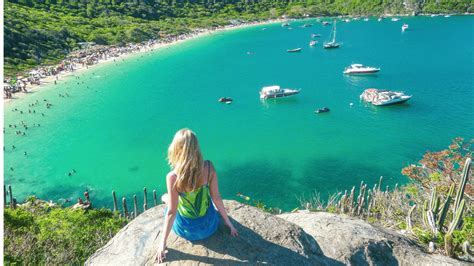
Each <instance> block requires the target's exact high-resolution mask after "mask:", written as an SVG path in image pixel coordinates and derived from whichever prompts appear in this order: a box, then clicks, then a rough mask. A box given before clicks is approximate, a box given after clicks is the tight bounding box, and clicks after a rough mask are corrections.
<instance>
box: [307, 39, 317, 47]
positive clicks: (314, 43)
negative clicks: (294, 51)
mask: <svg viewBox="0 0 474 266" xmlns="http://www.w3.org/2000/svg"><path fill="white" fill-rule="evenodd" d="M317 43H318V41H315V40H312V41H310V42H309V46H315V45H316V44H317Z"/></svg>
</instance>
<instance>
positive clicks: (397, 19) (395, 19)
mask: <svg viewBox="0 0 474 266" xmlns="http://www.w3.org/2000/svg"><path fill="white" fill-rule="evenodd" d="M399 20H400V19H399V18H392V21H399Z"/></svg>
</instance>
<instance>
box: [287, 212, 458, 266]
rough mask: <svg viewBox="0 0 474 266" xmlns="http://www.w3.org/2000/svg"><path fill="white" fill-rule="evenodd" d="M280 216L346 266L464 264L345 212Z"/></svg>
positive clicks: (324, 251) (326, 253) (325, 252)
mask: <svg viewBox="0 0 474 266" xmlns="http://www.w3.org/2000/svg"><path fill="white" fill-rule="evenodd" d="M278 217H280V218H283V219H285V220H287V221H289V222H292V223H295V224H296V225H298V226H300V227H301V228H303V230H304V231H305V232H307V233H308V234H310V235H311V236H313V237H314V239H315V240H316V242H317V243H318V245H319V246H320V248H321V250H322V251H323V253H324V255H326V256H328V257H330V258H333V259H335V260H337V261H340V262H342V263H344V264H346V265H464V264H463V263H462V262H461V261H458V260H454V259H451V258H448V257H446V256H442V255H438V254H427V253H424V252H423V251H422V249H421V247H419V246H418V245H417V244H416V243H415V242H413V241H411V240H409V239H408V238H406V237H404V236H402V235H400V234H397V233H396V232H393V231H389V230H386V229H383V228H378V227H375V226H372V225H370V224H368V223H366V222H365V221H363V220H359V219H355V218H353V217H349V216H346V215H339V214H332V213H326V212H297V213H285V214H281V215H278ZM465 265H467V263H465Z"/></svg>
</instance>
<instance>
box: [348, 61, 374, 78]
mask: <svg viewBox="0 0 474 266" xmlns="http://www.w3.org/2000/svg"><path fill="white" fill-rule="evenodd" d="M379 71H380V68H376V67H370V66H364V65H362V64H352V65H350V66H348V67H346V68H345V69H344V72H343V73H344V74H347V75H353V74H373V73H377V72H379Z"/></svg>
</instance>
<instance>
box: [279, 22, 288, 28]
mask: <svg viewBox="0 0 474 266" xmlns="http://www.w3.org/2000/svg"><path fill="white" fill-rule="evenodd" d="M281 26H282V27H288V26H290V23H288V22H285V23H283V24H281Z"/></svg>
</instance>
